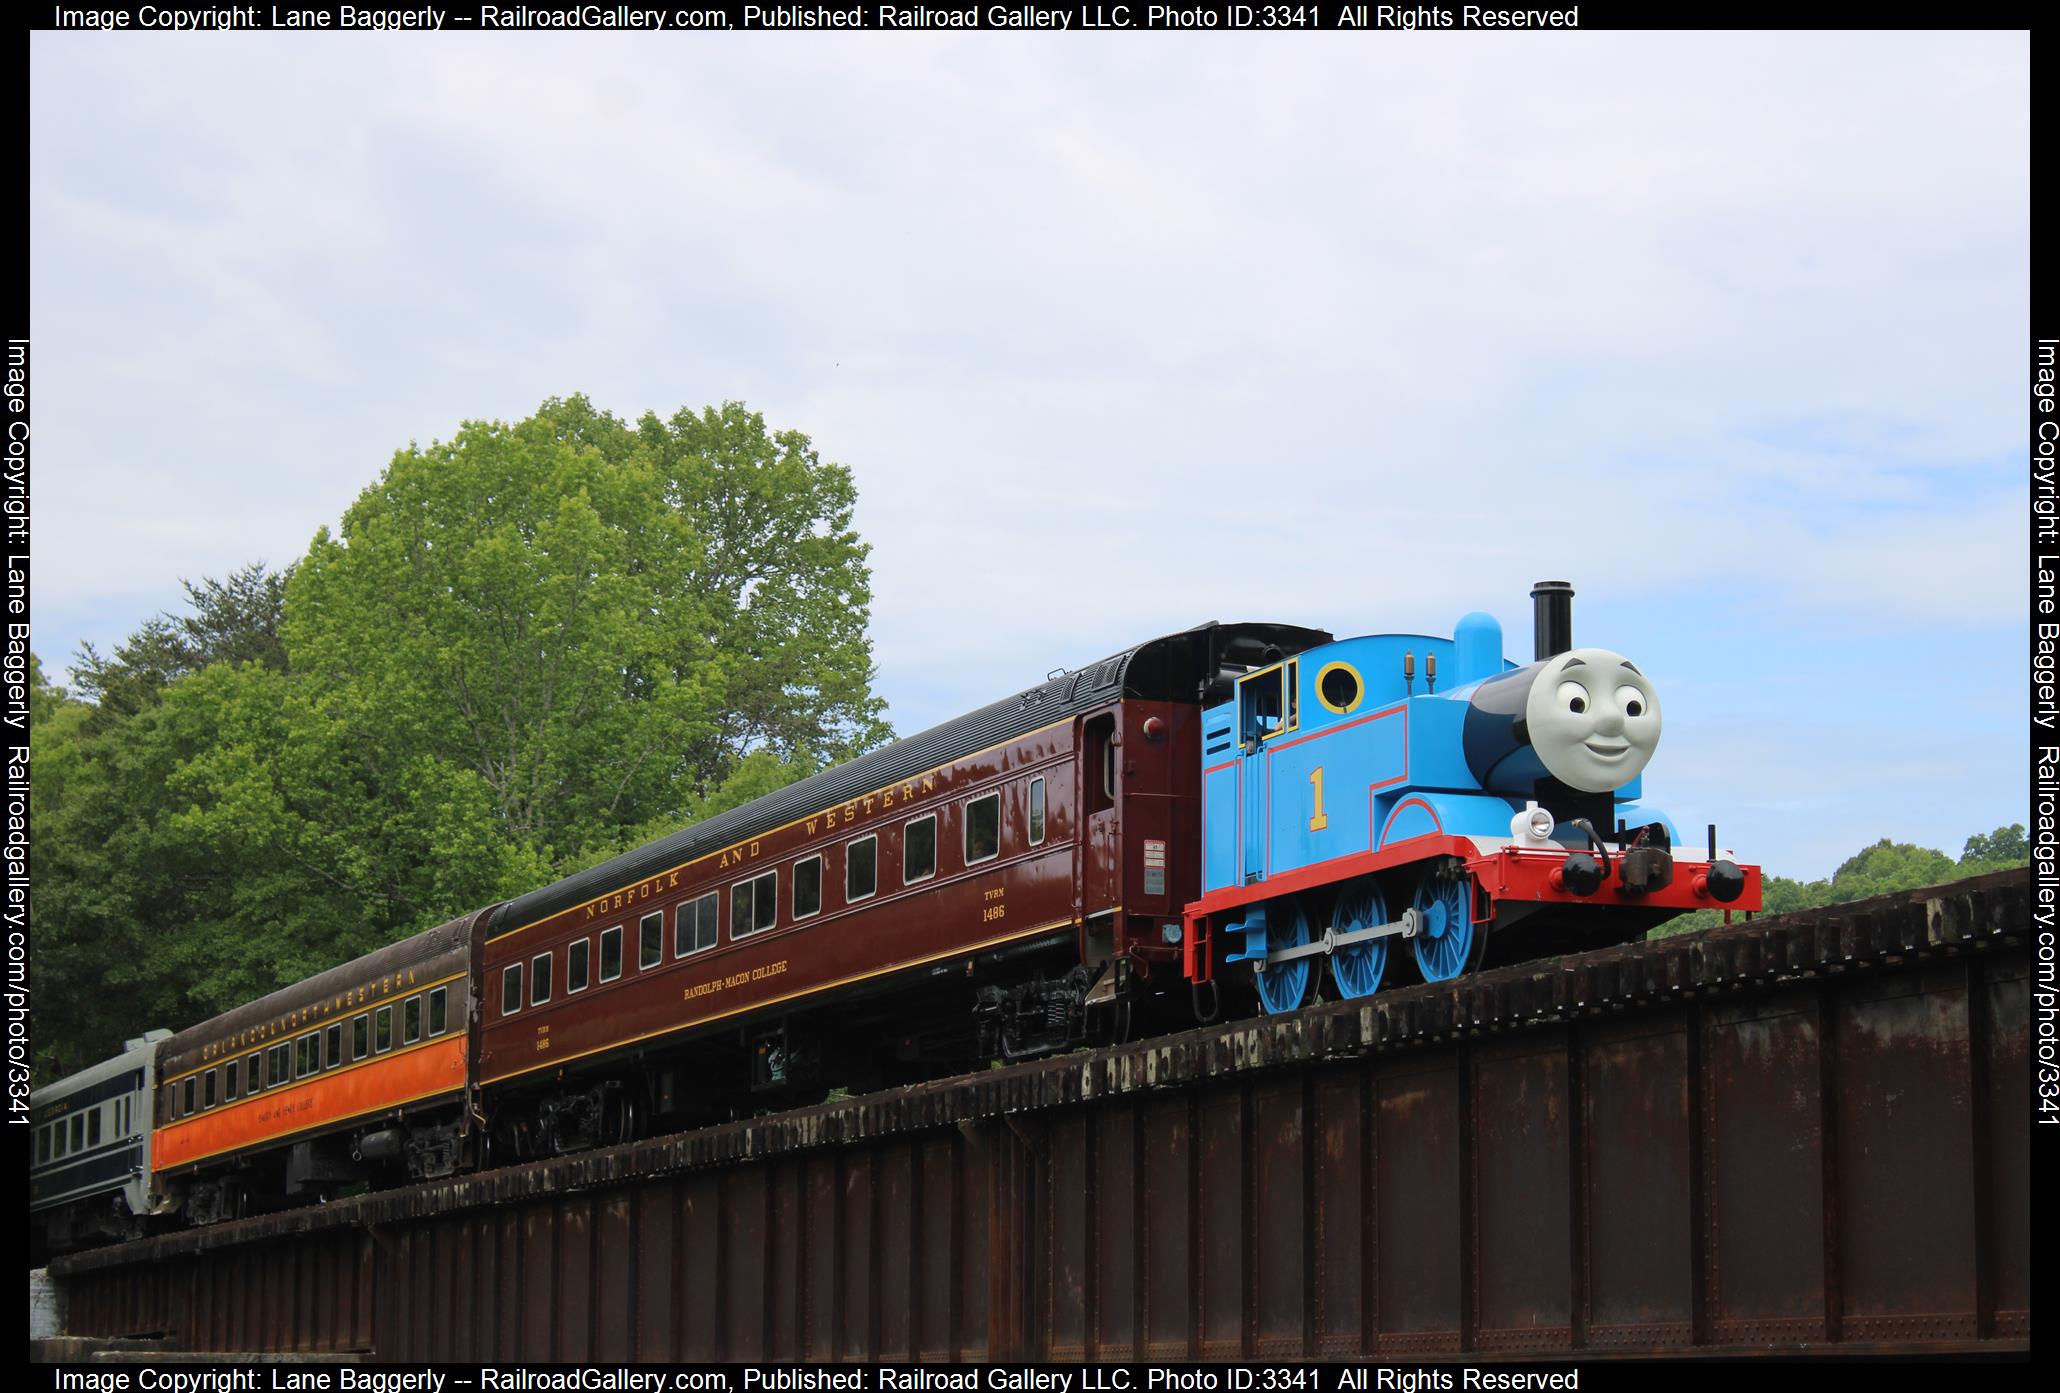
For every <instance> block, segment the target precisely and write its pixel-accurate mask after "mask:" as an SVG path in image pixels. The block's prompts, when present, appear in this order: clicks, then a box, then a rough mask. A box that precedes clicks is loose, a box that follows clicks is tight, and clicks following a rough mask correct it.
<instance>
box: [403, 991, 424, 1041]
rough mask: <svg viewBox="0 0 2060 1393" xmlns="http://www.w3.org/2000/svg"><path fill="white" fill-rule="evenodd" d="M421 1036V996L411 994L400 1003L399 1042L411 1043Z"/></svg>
mask: <svg viewBox="0 0 2060 1393" xmlns="http://www.w3.org/2000/svg"><path fill="white" fill-rule="evenodd" d="M421 1038H422V998H421V997H419V996H411V997H409V998H408V999H407V1000H406V1001H403V1002H402V1003H401V1043H402V1044H403V1045H412V1044H414V1043H415V1042H416V1041H417V1040H420V1039H421Z"/></svg>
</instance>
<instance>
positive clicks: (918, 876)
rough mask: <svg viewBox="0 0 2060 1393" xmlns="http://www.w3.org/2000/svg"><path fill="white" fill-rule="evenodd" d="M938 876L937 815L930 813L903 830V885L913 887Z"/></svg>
mask: <svg viewBox="0 0 2060 1393" xmlns="http://www.w3.org/2000/svg"><path fill="white" fill-rule="evenodd" d="M935 874H937V814H935V813H929V814H926V815H925V816H923V817H919V818H917V819H916V820H915V821H913V822H910V823H908V824H907V825H905V826H904V827H903V828H902V829H901V883H902V884H903V885H913V884H915V883H916V882H917V881H919V880H928V879H929V878H930V877H931V876H933V875H935Z"/></svg>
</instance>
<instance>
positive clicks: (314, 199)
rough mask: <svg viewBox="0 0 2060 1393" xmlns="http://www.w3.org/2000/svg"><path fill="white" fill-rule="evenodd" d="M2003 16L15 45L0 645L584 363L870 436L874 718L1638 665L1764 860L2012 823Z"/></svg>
mask: <svg viewBox="0 0 2060 1393" xmlns="http://www.w3.org/2000/svg"><path fill="white" fill-rule="evenodd" d="M2029 48H2030V45H2029V39H2028V36H2027V35H2025V34H2022V33H2016V34H2011V33H1985V34H1892V35H1869V34H1821V33H1813V34H1779V35H1763V34H1599V33H1588V34H1578V33H1576V34H1494V35H1485V34H1478V33H1473V34H1434V33H1413V34H1402V33H1380V34H1351V33H1308V34H1301V33H1298V34H1285V35H1260V34H1249V33H1245V34H1216V35H1196V34H1124V35H1112V34H1104V35H1085V34H1071V35H1042V34H1040V35H1015V34H999V33H981V34H972V35H949V34H834V35H833V34H797V33H784V34H761V35H717V34H669V35H644V36H617V35H600V34H588V35H554V34H522V35H464V36H451V35H444V36H425V35H398V34H390V35H355V34H354V35H330V36H321V37H316V36H309V37H298V36H287V35H272V34H227V35H224V34H195V35H181V36H176V37H175V36H170V35H162V34H147V35H103V34H53V33H47V32H42V33H36V34H34V35H32V36H31V43H30V111H31V129H30V142H29V144H30V193H31V206H30V234H31V257H30V285H31V296H32V299H31V332H32V336H33V338H34V341H35V355H36V356H35V383H34V390H35V414H36V427H37V437H36V455H35V466H36V470H35V503H34V506H35V515H34V522H35V527H36V536H35V542H34V546H35V559H34V567H35V570H34V581H35V588H34V592H33V593H34V611H33V616H32V618H33V621H34V635H35V638H34V642H35V648H36V651H37V653H38V654H39V655H40V656H41V657H42V658H43V659H44V661H45V663H46V665H47V666H48V667H50V668H52V669H54V670H56V671H57V672H59V673H60V674H61V673H62V671H63V669H64V668H65V666H66V664H67V662H68V660H69V659H70V657H71V656H72V655H73V654H75V653H76V651H77V649H78V645H79V644H80V643H81V642H87V641H90V642H92V643H94V644H96V645H97V646H99V647H100V648H101V649H103V650H105V649H107V648H109V647H110V646H112V645H113V644H114V643H115V642H117V641H119V640H120V639H121V638H122V637H123V636H125V635H126V634H128V633H129V632H131V631H132V630H133V629H134V628H135V627H136V626H137V625H138V624H139V623H141V622H142V621H143V620H144V619H146V618H148V617H149V616H150V615H152V614H154V613H156V612H158V611H160V610H165V609H174V608H176V607H177V606H178V604H179V601H180V595H181V592H180V590H179V581H180V579H181V578H189V579H199V578H201V577H205V576H220V575H223V574H225V573H227V572H228V571H230V570H232V569H234V568H236V567H238V566H240V565H243V564H245V563H247V562H249V561H253V560H258V559H263V560H265V561H267V562H269V563H271V564H273V565H274V566H277V565H283V564H284V563H286V562H288V561H291V560H294V559H295V558H297V557H298V556H300V555H301V554H302V553H304V552H305V550H306V548H307V546H308V543H309V541H310V539H311V538H312V536H313V535H314V532H315V530H316V529H317V528H318V527H321V526H323V525H325V524H326V525H330V526H332V527H333V526H334V525H335V524H336V522H337V521H338V519H339V518H340V517H341V515H342V513H343V511H344V509H345V508H346V507H347V506H348V505H349V504H350V502H351V500H352V499H353V498H354V497H355V496H356V495H357V494H358V492H359V491H360V490H362V489H364V488H365V487H366V486H367V485H369V484H370V483H372V482H373V480H374V479H375V478H376V477H377V476H378V474H379V472H380V470H381V469H382V468H383V467H384V466H385V464H386V462H387V461H388V460H389V459H390V458H391V457H392V455H393V452H394V451H395V450H396V449H398V448H401V447H403V446H405V445H406V444H407V443H409V442H410V441H419V442H421V443H424V444H427V443H428V442H429V441H431V440H434V439H447V438H449V437H450V436H451V435H452V434H454V433H455V431H456V429H457V427H458V425H459V423H460V422H462V421H465V420H474V419H500V420H515V419H519V418H521V417H523V416H526V415H528V414H530V413H531V412H533V411H534V410H535V409H536V408H537V406H538V405H539V404H540V403H541V402H542V401H544V400H545V399H546V398H549V397H552V396H562V395H568V394H571V393H574V392H583V393H585V394H587V395H588V396H589V397H590V398H592V399H593V400H594V401H595V403H596V404H597V405H599V406H602V407H604V408H607V409H610V410H613V411H615V412H616V413H617V414H619V415H623V416H635V415H638V414H641V413H642V412H644V411H645V410H651V409H655V410H657V411H659V412H660V413H661V414H670V413H671V412H672V411H673V410H675V409H677V408H679V407H682V406H686V407H692V408H696V409H698V408H699V407H701V406H703V405H707V404H710V403H716V402H721V401H726V400H740V401H743V402H745V403H746V404H747V405H749V406H750V407H752V408H753V409H755V410H758V411H760V412H762V413H764V415H765V416H766V418H767V421H768V424H769V425H771V426H773V427H774V428H776V429H779V428H795V429H800V430H803V431H805V432H807V433H808V434H809V435H810V436H811V437H812V438H813V440H814V442H815V444H816V446H817V448H818V449H819V450H820V451H821V453H822V454H823V456H824V457H825V458H828V459H833V460H836V461H838V462H840V463H843V464H845V465H847V466H848V467H849V468H850V469H851V471H852V474H853V477H854V479H855V481H856V484H857V487H858V490H859V499H860V501H859V505H858V512H857V518H856V525H857V527H858V529H859V531H860V533H861V534H862V535H863V536H864V538H865V539H866V540H867V541H868V542H869V543H870V544H871V545H872V548H873V551H872V565H873V579H874V602H873V611H872V634H873V640H874V646H875V656H876V660H877V664H878V672H877V677H876V682H875V686H876V689H877V690H878V691H879V692H880V694H881V695H882V696H884V697H885V698H886V700H887V701H888V703H889V715H890V718H891V719H892V721H893V722H894V724H895V727H896V729H897V730H898V731H899V732H901V733H911V732H913V731H916V730H920V729H923V728H925V727H927V726H929V725H932V724H934V723H936V722H937V721H940V720H943V719H946V718H948V717H950V716H952V715H955V714H957V713H958V712H960V711H963V710H966V709H969V708H971V707H973V706H977V705H981V704H984V703H985V702H988V701H992V700H995V699H997V698H999V697H1002V696H1006V695H1008V694H1009V693H1011V692H1014V691H1017V690H1020V689H1021V688H1023V687H1026V686H1029V685H1031V684H1033V683H1035V682H1037V681H1039V680H1041V679H1042V678H1043V676H1044V675H1045V674H1046V673H1047V672H1048V671H1050V670H1052V669H1054V668H1058V667H1076V666H1080V665H1082V664H1084V663H1086V662H1088V661H1091V660H1093V659H1096V658H1099V657H1102V656H1104V655H1106V654H1108V653H1110V652H1114V651H1117V650H1119V649H1121V648H1124V647H1127V646H1129V645H1131V644H1133V643H1136V642H1138V641H1140V640H1142V639H1145V638H1148V637H1151V636H1154V635H1157V634H1161V633H1165V632H1169V631H1172V630H1176V629H1182V628H1186V627H1188V626H1190V625H1192V624H1195V623H1197V622H1200V621H1203V620H1207V619H1222V620H1239V619H1264V620H1278V621H1287V622H1295V623H1303V624H1310V625H1315V626H1319V627H1323V628H1327V629H1330V630H1331V631H1333V632H1334V633H1337V634H1339V635H1346V634H1358V633H1385V632H1417V633H1435V634H1450V633H1451V631H1452V625H1453V623H1454V622H1455V621H1456V620H1457V619H1458V618H1459V616H1460V615H1461V614H1463V613H1465V612H1467V611H1469V610H1475V609H1480V610H1486V611H1488V612H1489V613H1491V614H1494V615H1495V616H1497V617H1498V618H1499V619H1500V620H1501V621H1502V624H1503V626H1504V629H1505V632H1506V636H1507V646H1508V650H1509V652H1510V653H1511V656H1513V657H1516V658H1519V659H1527V658H1528V657H1529V654H1530V633H1531V630H1530V601H1529V599H1528V593H1527V592H1528V590H1529V587H1530V585H1531V583H1532V582H1533V581H1535V580H1538V579H1540V578H1545V577H1552V578H1563V579H1567V580H1570V581H1572V582H1573V583H1574V585H1575V587H1576V591H1577V598H1576V599H1575V601H1574V635H1575V640H1576V642H1577V643H1580V644H1583V645H1589V644H1592V645H1597V646H1604V647H1609V648H1613V649H1616V650H1618V651H1621V652H1623V653H1625V654H1626V655H1628V656H1630V657H1631V658H1632V659H1633V660H1634V661H1636V662H1637V663H1638V664H1639V666H1640V667H1641V669H1643V670H1644V671H1645V672H1646V673H1647V674H1648V675H1649V676H1650V677H1651V678H1652V679H1653V681H1654V683H1655V685H1656V686H1657V688H1658V690H1659V694H1660V698H1661V702H1662V706H1663V709H1664V712H1665V718H1666V731H1665V736H1664V738H1663V739H1662V741H1661V744H1660V747H1659V751H1658V753H1657V754H1656V756H1655V757H1654V759H1653V762H1652V764H1651V765H1650V767H1649V768H1648V770H1647V772H1646V776H1645V789H1646V800H1647V802H1648V803H1649V804H1651V805H1654V806H1658V807H1662V808H1664V809H1665V810H1667V811H1668V812H1669V813H1671V814H1672V815H1673V816H1674V817H1675V819H1676V821H1677V823H1678V824H1680V825H1681V826H1682V827H1683V829H1684V833H1685V832H1686V830H1687V829H1689V828H1691V827H1692V828H1695V829H1700V828H1701V826H1702V825H1703V824H1704V823H1705V822H1709V821H1715V822H1717V823H1718V824H1719V828H1720V830H1721V833H1722V836H1723V839H1724V841H1725V842H1726V843H1727V844H1729V845H1731V846H1733V847H1735V848H1736V849H1737V851H1738V853H1739V854H1740V855H1741V856H1743V857H1745V858H1746V859H1750V860H1757V861H1759V862H1761V863H1763V864H1764V865H1766V866H1767V868H1768V869H1769V870H1770V871H1773V872H1778V873H1782V874H1787V875H1792V876H1803V877H1817V876H1823V875H1827V874H1829V873H1830V872H1831V871H1832V870H1833V869H1834V868H1835V867H1836V866H1837V865H1838V863H1839V862H1840V861H1841V860H1843V859H1844V858H1845V857H1847V856H1849V855H1850V854H1852V853H1853V852H1854V851H1856V850H1858V849H1859V848H1860V847H1862V846H1865V845H1866V844H1868V843H1870V842H1873V841H1875V840H1877V839H1878V838H1881V837H1893V838H1895V839H1897V840H1910V841H1916V842H1918V843H1920V844H1924V845H1929V846H1936V847H1939V848H1942V849H1944V850H1946V851H1948V852H1949V853H1952V854H1955V855H1957V854H1958V852H1959V850H1960V848H1961V845H1962V843H1963V842H1964V841H1965V840H1966V838H1967V836H1968V835H1969V834H1970V833H1974V832H1986V831H1988V830H1990V829H1992V828H1994V827H1997V826H1999V825H2003V824H2007V823H2011V822H2020V821H2024V820H2026V816H2027V807H2028V799H2027V794H2026V778H2025V775H2024V772H2023V770H2024V764H2023V761H2022V758H2021V754H2020V751H2021V749H2022V739H2023V737H2022V732H2023V731H2024V730H2025V728H2026V717H2027V715H2028V712H2029V701H2028V696H2027V691H2028V677H2029V670H2028V658H2027V656H2026V653H2025V649H2024V646H2023V644H2022V643H2021V642H2019V641H2018V640H2019V637H2020V635H2021V633H2022V631H2023V624H2024V622H2025V609H2024V605H2025V593H2026V587H2027V583H2028V579H2029V577H2028V561H2027V558H2026V555H2025V552H2024V549H2023V546H2022V542H2021V538H2022V536H2023V530H2022V525H2021V519H2022V518H2023V516H2024V514H2025V504H2026V501H2027V498H2028V480H2027V474H2026V470H2025V469H2024V467H2023V464H2022V461H2023V460H2025V459H2026V458H2027V457H2028V443H2029V442H2028V439H2027V434H2026V427H2025V416H2024V411H2023V409H2022V405H2021V403H2022V400H2023V395H2022V393H2023V389H2022V381H2023V366H2022V363H2023V357H2022V355H2023V345H2024V342H2025V332H2026V324H2027V322H2028V315H2029V279H2028V260H2029V231H2028V227H2029V190H2028V175H2027V169H2028V162H2029V85H2030V79H2029Z"/></svg>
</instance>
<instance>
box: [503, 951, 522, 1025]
mask: <svg viewBox="0 0 2060 1393" xmlns="http://www.w3.org/2000/svg"><path fill="white" fill-rule="evenodd" d="M521 1009H522V964H521V963H509V964H508V965H507V966H506V967H504V968H502V969H501V1014H502V1015H504V1016H512V1015H514V1014H515V1013H516V1012H517V1011H520V1010H521Z"/></svg>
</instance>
